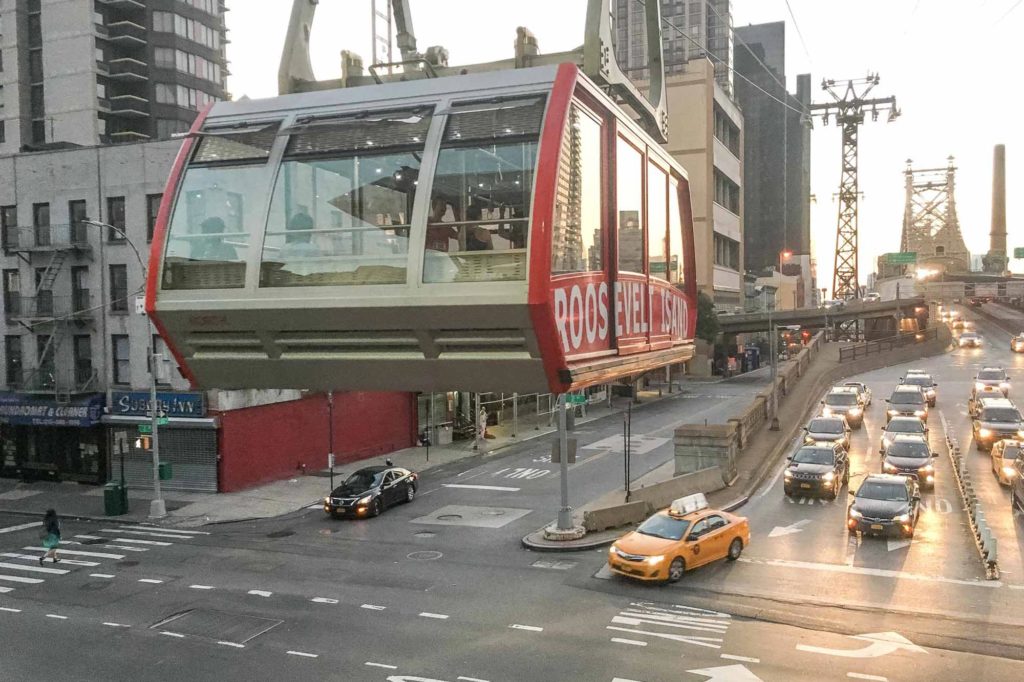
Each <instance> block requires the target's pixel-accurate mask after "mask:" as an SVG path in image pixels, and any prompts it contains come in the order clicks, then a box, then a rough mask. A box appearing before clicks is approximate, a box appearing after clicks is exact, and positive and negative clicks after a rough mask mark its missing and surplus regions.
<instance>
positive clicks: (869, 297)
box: [861, 291, 882, 303]
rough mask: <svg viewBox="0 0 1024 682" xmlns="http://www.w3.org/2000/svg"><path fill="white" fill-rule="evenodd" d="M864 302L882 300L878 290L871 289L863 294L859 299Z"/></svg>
mask: <svg viewBox="0 0 1024 682" xmlns="http://www.w3.org/2000/svg"><path fill="white" fill-rule="evenodd" d="M861 300H862V301H864V302H865V303H877V302H879V301H881V300H882V295H881V294H880V293H878V292H875V291H871V292H868V293H866V294H864V298H862V299H861Z"/></svg>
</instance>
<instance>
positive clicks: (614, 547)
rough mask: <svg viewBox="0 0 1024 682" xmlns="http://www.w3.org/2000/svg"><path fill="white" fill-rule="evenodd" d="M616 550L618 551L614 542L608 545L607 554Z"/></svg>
mask: <svg viewBox="0 0 1024 682" xmlns="http://www.w3.org/2000/svg"><path fill="white" fill-rule="evenodd" d="M618 551H619V548H618V547H617V546H616V545H615V543H614V542H613V543H612V544H611V545H610V546H609V547H608V553H609V554H615V553H616V552H618Z"/></svg>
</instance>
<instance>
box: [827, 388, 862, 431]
mask: <svg viewBox="0 0 1024 682" xmlns="http://www.w3.org/2000/svg"><path fill="white" fill-rule="evenodd" d="M821 405H822V408H821V414H822V416H825V417H835V416H840V415H841V416H843V417H846V422H847V423H848V424H849V425H850V427H851V428H854V429H859V428H860V427H862V426H863V425H864V403H863V402H862V401H861V399H860V392H859V391H857V389H856V388H852V387H849V386H833V387H832V388H831V389H830V390H829V392H828V393H826V394H825V398H824V399H823V400H822V401H821Z"/></svg>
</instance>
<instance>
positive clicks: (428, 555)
mask: <svg viewBox="0 0 1024 682" xmlns="http://www.w3.org/2000/svg"><path fill="white" fill-rule="evenodd" d="M443 556H444V555H443V554H441V553H440V552H432V551H428V552H413V553H411V554H407V555H406V557H405V558H406V559H416V560H417V561H437V560H438V559H440V558H441V557H443Z"/></svg>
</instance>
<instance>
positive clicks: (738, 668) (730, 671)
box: [686, 664, 762, 682]
mask: <svg viewBox="0 0 1024 682" xmlns="http://www.w3.org/2000/svg"><path fill="white" fill-rule="evenodd" d="M686 672H688V673H693V674H694V675H704V676H705V677H707V678H708V679H707V680H706V682H762V680H761V678H760V677H758V676H757V675H755V674H754V673H752V672H750V671H749V670H747V666H745V665H739V664H736V665H722V666H718V667H717V668H701V669H700V670H687V671H686Z"/></svg>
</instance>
